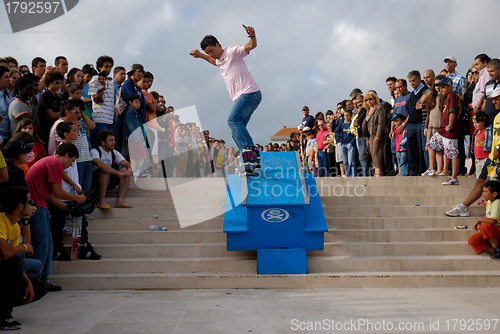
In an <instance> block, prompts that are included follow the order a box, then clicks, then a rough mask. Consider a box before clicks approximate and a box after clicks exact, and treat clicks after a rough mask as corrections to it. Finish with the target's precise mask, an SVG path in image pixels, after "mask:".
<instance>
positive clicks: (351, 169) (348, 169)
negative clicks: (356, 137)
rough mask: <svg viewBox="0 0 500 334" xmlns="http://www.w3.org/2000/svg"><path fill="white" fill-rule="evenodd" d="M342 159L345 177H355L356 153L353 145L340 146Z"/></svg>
mask: <svg viewBox="0 0 500 334" xmlns="http://www.w3.org/2000/svg"><path fill="white" fill-rule="evenodd" d="M342 157H343V159H342V160H343V162H344V168H345V173H346V176H347V177H354V176H356V151H355V148H354V145H353V144H342Z"/></svg>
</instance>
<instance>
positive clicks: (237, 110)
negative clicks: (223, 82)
mask: <svg viewBox="0 0 500 334" xmlns="http://www.w3.org/2000/svg"><path fill="white" fill-rule="evenodd" d="M261 100H262V94H261V93H260V91H258V92H254V93H249V94H242V95H240V97H238V99H237V100H236V101H235V102H234V105H233V108H232V109H231V112H230V113H229V117H228V119H227V124H228V125H229V128H230V129H231V132H232V135H233V140H234V142H235V143H236V145H237V146H238V149H239V150H240V152H241V150H243V149H244V148H245V147H249V146H250V147H253V148H254V149H255V150H257V148H256V147H255V145H254V143H253V140H252V137H251V136H250V133H248V130H247V124H248V122H249V121H250V117H252V114H253V112H254V111H255V109H257V107H258V106H259V104H260V101H261Z"/></svg>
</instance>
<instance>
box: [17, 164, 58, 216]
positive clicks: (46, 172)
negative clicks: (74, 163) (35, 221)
mask: <svg viewBox="0 0 500 334" xmlns="http://www.w3.org/2000/svg"><path fill="white" fill-rule="evenodd" d="M63 170H64V167H63V163H62V162H61V160H59V158H58V157H56V156H52V157H45V158H43V159H41V160H38V161H37V162H36V163H35V164H34V165H33V166H31V168H30V170H29V172H28V174H26V183H27V184H28V189H29V190H30V194H31V199H33V200H35V202H36V205H37V206H39V207H42V208H47V207H48V204H47V200H48V199H49V197H50V195H52V185H51V183H55V184H61V185H62V174H63Z"/></svg>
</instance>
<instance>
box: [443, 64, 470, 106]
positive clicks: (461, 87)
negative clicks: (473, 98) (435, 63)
mask: <svg viewBox="0 0 500 334" xmlns="http://www.w3.org/2000/svg"><path fill="white" fill-rule="evenodd" d="M443 61H444V67H445V68H446V71H447V72H448V78H450V79H451V80H452V81H453V85H452V92H453V93H457V94H458V96H460V97H461V98H463V97H464V94H465V91H466V90H467V87H466V85H465V77H464V76H462V75H460V73H458V72H457V71H455V69H456V68H457V58H455V57H454V56H448V57H446V58H444V60H443Z"/></svg>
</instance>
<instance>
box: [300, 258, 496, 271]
mask: <svg viewBox="0 0 500 334" xmlns="http://www.w3.org/2000/svg"><path fill="white" fill-rule="evenodd" d="M357 270H359V271H387V272H397V271H458V272H460V271H476V270H478V271H499V270H500V261H496V260H492V259H490V257H489V255H488V256H487V255H410V256H401V255H400V256H395V255H393V256H312V257H310V258H309V273H323V272H344V271H357Z"/></svg>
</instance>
